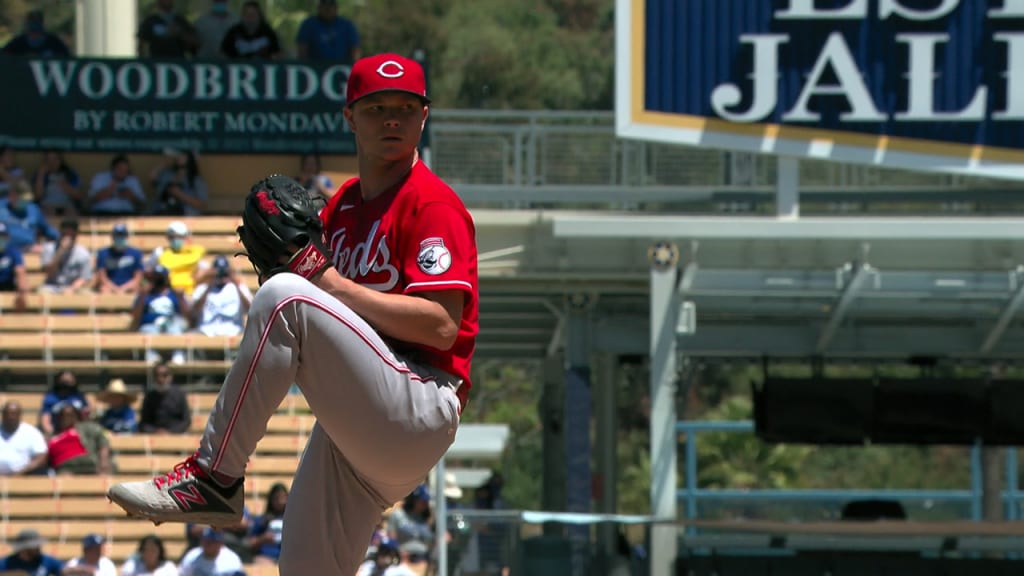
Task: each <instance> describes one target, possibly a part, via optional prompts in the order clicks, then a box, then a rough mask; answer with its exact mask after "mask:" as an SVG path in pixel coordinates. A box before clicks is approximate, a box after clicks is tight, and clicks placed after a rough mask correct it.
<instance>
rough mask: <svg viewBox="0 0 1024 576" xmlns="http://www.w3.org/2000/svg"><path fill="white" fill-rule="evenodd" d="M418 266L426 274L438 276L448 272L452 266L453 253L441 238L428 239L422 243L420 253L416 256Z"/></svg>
mask: <svg viewBox="0 0 1024 576" xmlns="http://www.w3.org/2000/svg"><path fill="white" fill-rule="evenodd" d="M416 264H417V265H419V267H420V270H422V271H423V273H424V274H430V275H431V276H437V275H438V274H443V273H445V272H447V271H448V269H449V268H451V266H452V253H451V252H449V251H448V248H446V247H445V245H444V240H442V239H440V238H427V239H426V240H424V241H423V242H420V253H419V255H417V256H416Z"/></svg>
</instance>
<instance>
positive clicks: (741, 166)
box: [429, 109, 1020, 212]
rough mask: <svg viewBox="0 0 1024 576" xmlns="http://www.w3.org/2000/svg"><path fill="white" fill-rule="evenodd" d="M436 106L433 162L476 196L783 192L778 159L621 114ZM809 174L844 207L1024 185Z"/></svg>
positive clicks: (836, 168) (606, 199) (669, 197)
mask: <svg viewBox="0 0 1024 576" xmlns="http://www.w3.org/2000/svg"><path fill="white" fill-rule="evenodd" d="M431 114H432V115H431V121H430V123H429V138H430V143H431V144H430V146H431V164H432V168H433V169H434V170H435V171H436V172H437V173H438V174H439V175H440V176H441V177H442V178H444V179H445V180H446V181H447V182H449V183H451V184H452V185H453V187H455V189H456V190H457V191H458V192H459V194H460V195H462V196H463V198H464V199H466V200H467V201H468V202H471V203H475V204H480V203H500V204H504V205H507V206H513V207H514V206H515V205H516V204H517V203H518V204H532V203H562V204H565V203H573V202H578V203H605V204H612V205H615V206H619V207H636V206H638V205H641V204H643V203H651V202H657V203H661V202H691V203H692V202H705V203H709V204H710V205H712V206H714V207H717V209H718V210H744V209H748V207H747V205H750V204H757V203H759V202H768V203H770V202H772V201H773V199H774V198H773V195H774V192H775V185H776V162H777V160H776V158H775V157H773V156H769V155H758V154H746V153H737V152H729V151H723V150H713V149H705V148H697V147H690V146H679V145H671V144H662V143H655V142H644V141H638V140H627V139H622V138H618V137H616V135H615V116H614V114H613V113H611V112H554V111H501V110H486V111H477V110H443V109H438V110H434V111H433V112H432V113H431ZM800 181H801V187H802V189H803V190H804V193H805V194H806V198H807V199H812V200H815V201H817V200H821V201H824V202H827V203H829V204H830V205H832V208H831V209H833V210H834V211H840V212H844V211H855V210H857V209H859V208H858V207H857V206H856V204H857V203H858V202H869V201H872V200H879V199H881V198H885V199H887V201H891V200H888V199H891V198H895V197H899V198H900V199H901V200H899V201H904V202H908V201H913V200H914V199H916V198H930V199H931V200H930V201H934V200H936V199H940V200H941V201H942V202H944V203H945V204H949V206H947V207H946V208H945V209H947V210H948V211H950V210H951V211H965V210H969V209H970V207H969V206H967V207H964V206H960V205H959V204H958V202H961V201H962V200H964V199H968V200H970V199H974V198H977V197H979V196H978V194H982V195H984V194H986V193H987V192H986V191H991V192H992V193H993V194H997V195H998V194H1005V192H1006V191H1007V190H1015V189H1017V190H1019V189H1020V185H1019V184H1015V183H1010V182H1001V181H996V180H986V179H981V178H971V177H964V176H957V175H950V174H938V173H926V172H913V171H908V170H894V169H883V168H875V167H872V166H865V165H853V164H842V163H836V162H828V161H816V160H802V161H801V163H800ZM953 193H960V194H961V196H956V195H955V194H953ZM851 194H852V195H851ZM951 194H953V195H951ZM944 195H946V196H949V197H948V198H946V196H944ZM950 195H951V196H950ZM832 197H834V198H835V200H834V201H833V200H830V198H832ZM1011 200H1012V198H1011Z"/></svg>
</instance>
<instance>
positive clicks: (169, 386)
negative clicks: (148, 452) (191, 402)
mask: <svg viewBox="0 0 1024 576" xmlns="http://www.w3.org/2000/svg"><path fill="white" fill-rule="evenodd" d="M191 426H192V410H191V408H189V406H188V397H187V396H186V395H185V391H184V390H182V389H181V386H178V385H177V384H175V383H174V373H173V372H171V367H170V366H168V365H167V364H164V363H160V364H157V366H156V369H154V370H153V387H152V388H150V389H149V391H147V392H146V395H145V396H143V397H142V410H141V412H140V414H139V432H142V433H143V434H184V433H185V432H188V429H189V427H191Z"/></svg>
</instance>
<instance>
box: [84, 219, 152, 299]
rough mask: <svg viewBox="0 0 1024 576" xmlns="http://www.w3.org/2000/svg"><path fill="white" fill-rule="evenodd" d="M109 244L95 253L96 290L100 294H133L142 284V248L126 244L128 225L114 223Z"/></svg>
mask: <svg viewBox="0 0 1024 576" xmlns="http://www.w3.org/2000/svg"><path fill="white" fill-rule="evenodd" d="M110 242H111V244H110V246H108V247H106V248H101V249H100V251H99V252H98V253H97V254H96V274H95V276H96V291H97V292H99V293H100V294H134V293H136V292H138V290H139V285H140V284H142V269H143V258H144V256H143V254H142V250H139V249H138V248H134V247H132V246H129V245H128V226H126V225H124V224H123V223H118V224H114V229H113V230H112V231H111V233H110Z"/></svg>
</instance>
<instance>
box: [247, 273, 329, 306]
mask: <svg viewBox="0 0 1024 576" xmlns="http://www.w3.org/2000/svg"><path fill="white" fill-rule="evenodd" d="M318 290H319V289H318V288H317V287H316V286H314V285H313V284H311V283H310V282H309V280H306V279H305V278H303V277H302V276H299V275H298V274H292V273H290V272H282V273H280V274H275V275H273V276H271V277H270V278H269V279H268V280H267V281H266V282H264V283H263V285H261V286H260V287H259V289H258V290H256V294H255V295H253V299H252V307H253V308H254V309H266V310H272V309H274V308H275V307H277V305H278V304H279V303H280V302H281V301H282V300H284V299H285V298H288V297H289V296H296V295H301V294H308V295H312V294H313V293H314V292H316V291H318Z"/></svg>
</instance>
